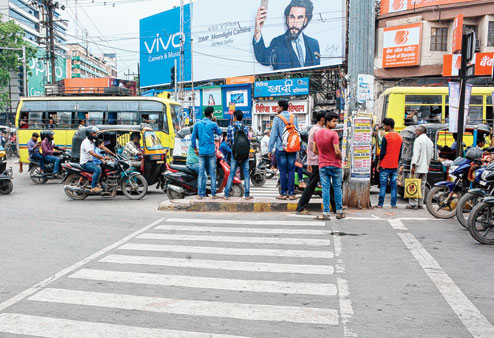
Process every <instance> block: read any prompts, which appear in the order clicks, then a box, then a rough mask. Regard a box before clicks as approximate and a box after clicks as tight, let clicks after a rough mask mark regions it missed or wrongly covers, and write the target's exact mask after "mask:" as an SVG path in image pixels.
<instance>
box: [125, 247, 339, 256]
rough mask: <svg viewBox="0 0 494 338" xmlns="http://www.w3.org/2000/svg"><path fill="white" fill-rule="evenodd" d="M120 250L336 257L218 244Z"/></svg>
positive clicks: (329, 253) (306, 252)
mask: <svg viewBox="0 0 494 338" xmlns="http://www.w3.org/2000/svg"><path fill="white" fill-rule="evenodd" d="M118 249H119V250H136V251H159V252H184V253H198V254H211V255H229V256H232V255H234V256H267V257H297V258H328V259H331V258H333V257H334V254H333V252H332V251H313V250H279V249H244V248H222V247H216V246H214V247H213V246H185V245H161V244H139V243H128V244H124V245H122V246H121V247H119V248H118Z"/></svg>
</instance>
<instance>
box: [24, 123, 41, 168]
mask: <svg viewBox="0 0 494 338" xmlns="http://www.w3.org/2000/svg"><path fill="white" fill-rule="evenodd" d="M38 138H39V134H38V133H36V132H34V133H33V136H32V137H31V139H30V140H29V142H28V143H27V152H28V153H29V160H30V161H38V162H39V166H40V168H41V173H43V172H44V170H45V158H44V157H43V155H41V153H40V152H39V149H40V147H41V142H38Z"/></svg>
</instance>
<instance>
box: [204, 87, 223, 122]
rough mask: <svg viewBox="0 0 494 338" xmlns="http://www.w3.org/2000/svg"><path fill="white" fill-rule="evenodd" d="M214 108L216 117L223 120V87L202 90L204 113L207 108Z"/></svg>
mask: <svg viewBox="0 0 494 338" xmlns="http://www.w3.org/2000/svg"><path fill="white" fill-rule="evenodd" d="M208 106H212V107H213V108H214V116H215V117H216V118H217V119H223V96H222V93H221V87H219V86H214V87H203V89H202V111H203V112H204V109H206V107H208Z"/></svg>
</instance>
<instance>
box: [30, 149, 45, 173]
mask: <svg viewBox="0 0 494 338" xmlns="http://www.w3.org/2000/svg"><path fill="white" fill-rule="evenodd" d="M31 160H34V161H38V162H39V166H40V168H41V170H45V158H44V157H43V155H41V154H40V153H32V154H31Z"/></svg>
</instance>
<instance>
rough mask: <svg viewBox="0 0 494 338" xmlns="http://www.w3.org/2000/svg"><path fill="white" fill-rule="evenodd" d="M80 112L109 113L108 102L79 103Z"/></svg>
mask: <svg viewBox="0 0 494 338" xmlns="http://www.w3.org/2000/svg"><path fill="white" fill-rule="evenodd" d="M77 105H78V111H80V112H84V113H87V112H89V111H92V112H97V111H99V112H105V111H108V101H79V102H78V104H77Z"/></svg>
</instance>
